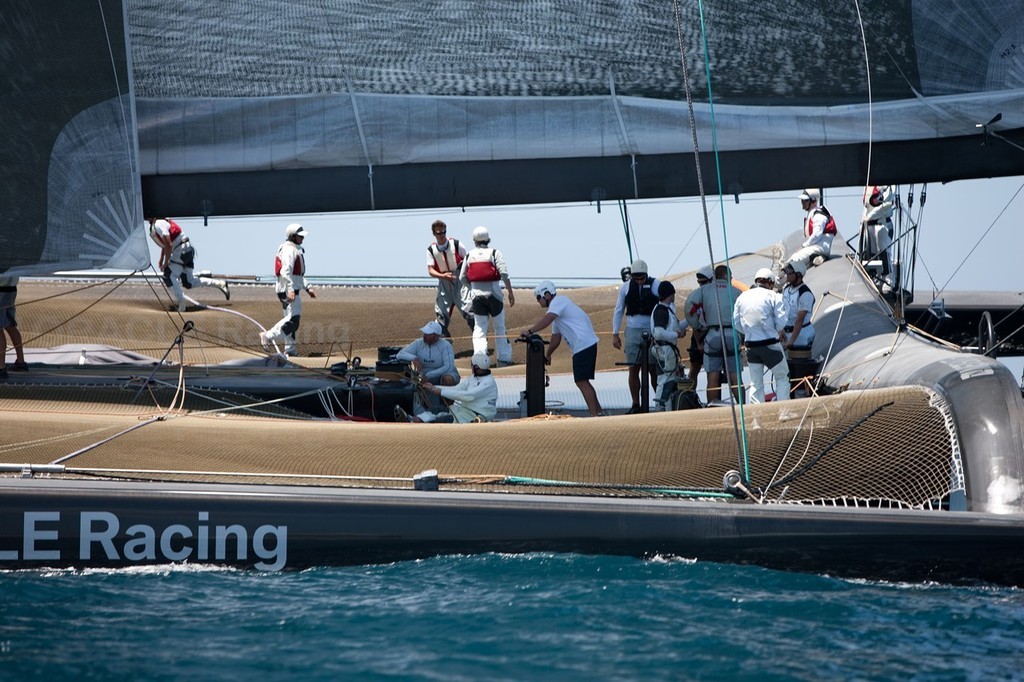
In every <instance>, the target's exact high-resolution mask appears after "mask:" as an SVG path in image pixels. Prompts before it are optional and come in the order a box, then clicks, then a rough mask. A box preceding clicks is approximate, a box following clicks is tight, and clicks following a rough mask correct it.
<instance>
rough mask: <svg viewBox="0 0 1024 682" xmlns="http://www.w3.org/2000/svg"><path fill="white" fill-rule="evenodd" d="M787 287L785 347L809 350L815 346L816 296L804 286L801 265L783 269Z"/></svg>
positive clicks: (785, 299)
mask: <svg viewBox="0 0 1024 682" xmlns="http://www.w3.org/2000/svg"><path fill="white" fill-rule="evenodd" d="M782 274H783V275H785V277H786V286H785V287H784V288H783V289H782V305H783V308H784V310H785V312H786V325H785V327H783V332H784V333H785V336H784V337H783V339H782V342H783V345H784V346H785V347H786V348H787V349H790V348H795V349H797V350H807V349H810V347H811V346H812V345H814V325H812V324H811V313H812V312H814V294H813V293H812V292H811V290H810V288H809V287H808V286H807V285H806V284H804V269H803V266H802V265H801V264H800V263H788V264H787V265H786V266H785V267H784V268H782Z"/></svg>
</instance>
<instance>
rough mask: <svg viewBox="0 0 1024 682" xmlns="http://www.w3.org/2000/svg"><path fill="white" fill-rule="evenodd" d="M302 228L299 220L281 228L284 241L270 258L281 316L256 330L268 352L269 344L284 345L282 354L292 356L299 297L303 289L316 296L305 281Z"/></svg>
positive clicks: (298, 317)
mask: <svg viewBox="0 0 1024 682" xmlns="http://www.w3.org/2000/svg"><path fill="white" fill-rule="evenodd" d="M307 234H308V233H307V232H306V229H305V228H304V227H302V225H300V224H299V223H292V224H290V225H289V226H288V227H286V228H284V236H285V241H284V243H283V244H281V246H279V247H278V248H277V255H276V256H275V258H274V274H275V275H277V298H278V300H280V301H281V308H282V309H283V310H284V316H283V317H282V318H281V319H280V320H279V321H278V323H277V324H275V325H274V326H273V327H271V328H270V329H268V330H267V331H265V332H260V343H261V344H263V350H266V351H269V350H270V344H271V343H274V344H275V345H276V344H278V343H283V344H284V353H285V354H286V355H295V353H296V347H295V332H297V331H298V329H299V322H300V320H301V317H302V297H301V294H302V292H303V291H305V292H306V293H307V294H309V297H310V298H316V294H315V293H313V289H311V288H310V287H309V285H307V284H306V252H305V250H304V249H303V248H302V242H303V241H305V238H306V235H307Z"/></svg>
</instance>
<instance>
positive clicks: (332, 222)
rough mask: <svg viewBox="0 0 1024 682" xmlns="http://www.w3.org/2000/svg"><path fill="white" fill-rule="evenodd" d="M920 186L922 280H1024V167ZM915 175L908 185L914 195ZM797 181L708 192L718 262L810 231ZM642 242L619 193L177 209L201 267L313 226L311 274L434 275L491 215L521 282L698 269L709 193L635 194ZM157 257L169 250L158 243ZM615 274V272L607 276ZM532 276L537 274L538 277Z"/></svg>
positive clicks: (263, 251)
mask: <svg viewBox="0 0 1024 682" xmlns="http://www.w3.org/2000/svg"><path fill="white" fill-rule="evenodd" d="M923 187H924V186H923V185H915V186H914V187H913V192H914V207H913V209H912V211H911V215H912V216H913V217H914V219H915V220H918V222H919V232H920V242H919V251H918V253H919V261H918V266H917V277H916V283H915V284H916V286H915V289H916V290H917V291H929V290H932V289H949V290H979V289H980V290H1000V291H1022V290H1024V277H1022V276H1021V274H1020V272H1021V256H1022V254H1024V177H1010V178H997V179H981V180H963V181H957V182H951V183H947V184H939V183H934V184H929V185H927V199H926V201H925V204H924V208H923V211H921V212H920V218H918V216H919V207H920V205H921V191H922V188H923ZM909 190H910V186H907V185H904V186H901V187H900V195H901V197H902V198H903V200H904V204H906V198H907V193H908V191H909ZM799 192H800V188H794V189H793V190H792V191H785V192H772V193H765V194H745V195H741V196H740V200H739V203H738V204H737V203H736V202H735V200H734V198H733V197H732V196H728V197H725V200H724V202H719V199H718V197H717V196H712V197H708V198H707V212H708V221H709V225H710V233H711V241H712V244H713V249H714V256H715V260H716V261H721V260H722V259H724V257H725V254H726V245H727V247H728V252H729V253H730V254H733V255H735V254H738V253H743V252H749V251H756V250H759V249H761V248H764V247H766V246H769V245H771V244H772V243H774V242H777V241H780V240H781V239H783V238H785V237H786V236H787V235H789V234H790V233H791V232H793V231H795V230H799V229H800V228H801V225H802V221H803V219H804V213H803V211H802V210H801V208H800V201H799V200H798V199H797V195H798V194H799ZM861 201H862V189H861V188H857V187H854V188H840V189H826V190H825V194H824V200H823V203H824V204H825V205H826V206H828V207H829V209H830V210H831V212H832V214H833V215H834V216H835V218H836V221H837V224H838V227H839V231H840V234H841V235H842V236H843V238H844V239H848V238H850V237H851V236H854V235H856V234H857V230H858V226H859V222H860V217H861V212H862V203H861ZM627 212H628V217H629V224H630V226H631V233H632V247H633V249H632V252H631V251H630V249H629V247H628V246H627V242H626V236H625V231H624V226H623V218H622V214H621V211H620V208H619V205H618V203H617V202H604V203H602V204H601V206H600V211H599V210H598V207H597V205H595V204H588V203H578V204H558V205H538V206H508V207H482V208H475V207H468V208H466V209H464V210H463V209H461V208H448V209H424V210H415V211H376V212H358V213H335V214H294V215H281V216H245V217H217V216H212V217H210V219H209V224H208V225H207V226H204V225H203V220H202V218H180V217H177V216H171V217H172V218H173V219H175V220H176V221H177V222H178V223H179V224H180V225H181V226H182V228H183V229H184V231H185V233H186V234H187V235H188V236H189V237H190V238H191V240H192V243H193V244H194V245H195V247H196V249H197V252H198V257H197V269H199V270H202V269H210V270H212V271H213V272H215V273H221V274H227V275H229V276H235V275H260V276H263V277H268V276H271V275H272V274H273V272H272V265H273V259H274V253H275V251H276V249H277V246H278V244H280V243H281V242H282V241H283V239H284V228H285V226H286V225H287V224H288V223H291V222H300V223H302V224H303V225H304V226H305V227H306V229H307V230H308V231H309V236H308V237H307V238H306V240H305V244H304V245H305V247H306V254H307V268H308V271H309V274H310V275H323V276H361V277H368V276H370V277H372V276H392V277H420V276H425V275H426V247H427V245H428V244H429V243H430V242H431V240H432V236H431V233H430V224H431V222H433V221H434V220H435V219H438V218H440V219H441V220H444V221H445V222H446V223H447V224H448V233H449V235H450V236H454V237H457V238H459V239H462V240H466V241H467V242H469V241H470V235H471V233H472V230H473V227H475V226H477V225H485V226H487V228H488V229H489V230H490V233H491V240H492V241H491V245H492V246H494V247H496V248H498V249H500V250H501V251H502V253H503V254H504V256H505V260H506V263H507V264H508V268H509V274H510V277H511V279H512V282H513V284H514V285H516V286H519V285H520V281H521V282H522V284H523V285H526V284H527V283H528V282H535V281H536V280H539V279H545V278H551V279H556V280H558V279H576V278H593V277H598V278H613V279H614V278H617V277H618V275H619V270H620V269H621V268H622V267H623V266H626V265H628V264H629V263H630V261H631V258H638V257H639V258H643V259H644V260H646V261H647V264H648V268H649V271H650V272H651V273H653V274H655V275H656V276H663V275H667V274H675V273H682V272H689V271H693V270H696V269H697V268H699V267H701V266H703V265H706V264H707V263H709V262H710V261H711V257H710V256H709V251H708V237H707V234H706V231H705V227H704V218H703V210H702V207H701V201H700V198H699V197H687V198H682V199H663V200H646V201H636V202H634V201H630V202H628V204H627ZM151 257H152V259H153V262H154V263H155V262H156V258H157V253H156V249H155V247H153V246H151ZM596 283H604V282H595V284H596ZM530 285H531V286H532V284H530Z"/></svg>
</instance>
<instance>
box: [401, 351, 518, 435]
mask: <svg viewBox="0 0 1024 682" xmlns="http://www.w3.org/2000/svg"><path fill="white" fill-rule="evenodd" d="M471 362H472V365H473V376H471V377H469V378H468V379H464V380H462V381H460V382H459V383H458V384H457V385H456V386H435V385H434V384H430V383H427V384H423V389H424V390H426V391H428V392H430V393H433V394H434V395H439V396H441V397H442V398H445V399H447V400H453V401H455V402H454V403H453V404H452V406H451V407H449V408H448V410H447V411H445V412H437V413H434V412H418V413H417V414H416V416H414V417H413V416H410V415H409V414H408V413H407V412H406V411H405V410H403V409H402V407H401V406H400V405H395V421H398V422H435V423H438V424H451V423H458V424H466V423H469V422H480V421H484V422H489V421H492V420H493V419H494V418H495V417H496V416H497V415H498V384H497V383H496V382H495V381H494V377H493V376H491V369H490V368H491V363H490V360H488V359H487V354H486V353H474V354H473V359H472V361H471Z"/></svg>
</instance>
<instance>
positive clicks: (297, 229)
mask: <svg viewBox="0 0 1024 682" xmlns="http://www.w3.org/2000/svg"><path fill="white" fill-rule="evenodd" d="M307 234H309V233H308V232H306V229H305V228H304V227H302V225H300V224H299V223H292V224H291V225H289V226H288V227H286V228H284V236H285V237H288V238H289V239H291V238H292V237H305V236H306V235H307Z"/></svg>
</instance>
